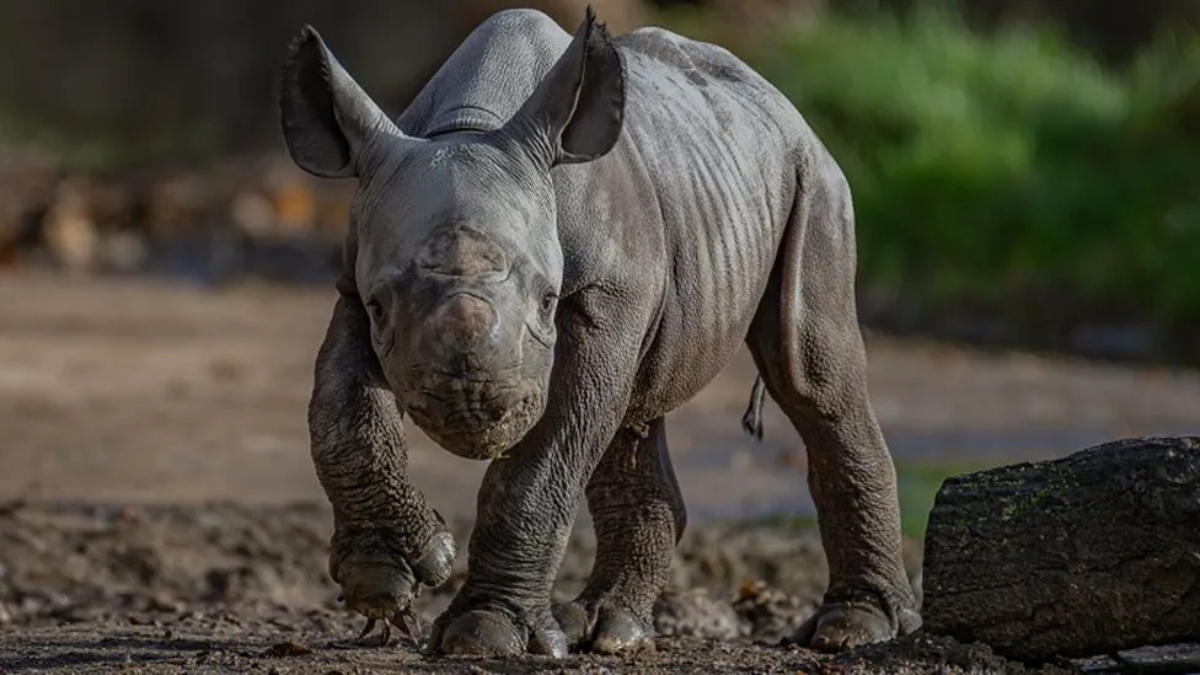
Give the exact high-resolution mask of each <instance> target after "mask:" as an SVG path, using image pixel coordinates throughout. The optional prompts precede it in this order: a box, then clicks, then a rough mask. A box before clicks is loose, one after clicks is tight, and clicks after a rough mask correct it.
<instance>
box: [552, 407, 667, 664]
mask: <svg viewBox="0 0 1200 675" xmlns="http://www.w3.org/2000/svg"><path fill="white" fill-rule="evenodd" d="M587 498H588V509H589V511H590V512H591V514H592V520H593V523H594V526H595V529H596V544H597V550H596V561H595V564H594V566H593V568H592V574H591V578H590V579H589V580H588V584H587V587H586V588H585V589H584V590H583V592H582V593H580V595H579V597H578V598H576V599H575V600H574V601H573V602H569V603H566V604H562V605H557V606H555V607H554V615H555V618H556V619H557V620H558V622H559V624H560V625H561V626H562V629H563V632H564V633H565V634H566V636H567V640H568V641H569V642H570V644H571V646H572V647H573V648H576V649H581V650H585V651H590V652H592V653H597V654H631V653H637V652H644V651H652V650H653V649H654V640H653V635H654V628H653V619H652V617H651V609H652V607H653V604H654V601H655V600H656V599H657V598H658V595H659V593H661V592H662V589H663V588H664V587H665V586H666V584H667V580H668V578H669V576H670V568H671V558H672V556H673V554H674V551H675V545H676V544H677V543H678V541H679V538H680V537H681V536H682V535H683V530H684V527H685V526H686V523H687V514H686V510H685V508H684V504H683V495H682V493H681V492H680V490H679V483H678V481H677V480H676V478H675V470H674V467H672V465H671V458H670V456H669V454H668V450H667V436H666V424H665V420H664V419H663V418H661V417H660V418H658V419H655V420H653V421H651V422H649V423H648V424H645V425H641V426H640V427H636V428H625V429H622V430H621V431H620V432H619V433H618V434H617V436H616V438H615V439H613V442H612V444H611V445H610V446H609V448H608V450H607V451H606V452H605V453H604V456H603V458H602V459H601V460H600V463H599V465H598V466H597V467H596V470H595V472H594V473H593V474H592V477H591V480H590V482H589V483H588V486H587Z"/></svg>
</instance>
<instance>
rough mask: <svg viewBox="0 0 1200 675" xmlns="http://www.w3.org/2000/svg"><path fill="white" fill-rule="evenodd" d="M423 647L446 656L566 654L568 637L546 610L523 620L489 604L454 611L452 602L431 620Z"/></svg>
mask: <svg viewBox="0 0 1200 675" xmlns="http://www.w3.org/2000/svg"><path fill="white" fill-rule="evenodd" d="M425 651H426V653H427V654H429V655H445V656H519V655H522V654H537V655H543V656H553V657H555V658H561V657H564V656H566V655H567V641H566V639H565V638H564V637H563V633H562V631H561V630H559V628H558V624H556V623H555V622H554V619H553V618H552V617H551V616H550V614H549V612H546V613H545V615H544V617H542V618H537V619H533V620H529V621H522V620H518V619H514V618H513V617H512V616H510V615H509V614H508V613H506V612H502V611H500V610H496V609H490V608H488V609H483V608H480V609H472V610H469V611H466V612H463V613H460V614H456V613H455V612H454V608H453V605H451V608H450V609H448V610H446V613H445V614H442V616H440V617H438V619H437V621H436V622H435V623H434V626H433V634H432V635H430V637H429V644H428V645H427V646H426V650H425Z"/></svg>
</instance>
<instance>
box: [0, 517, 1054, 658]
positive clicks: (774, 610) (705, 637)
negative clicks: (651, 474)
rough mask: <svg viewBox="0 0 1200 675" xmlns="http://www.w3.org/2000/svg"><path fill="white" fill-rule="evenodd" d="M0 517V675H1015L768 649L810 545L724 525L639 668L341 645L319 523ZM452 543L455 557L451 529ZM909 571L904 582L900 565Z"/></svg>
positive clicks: (667, 601) (665, 605) (796, 604)
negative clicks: (380, 674) (386, 673)
mask: <svg viewBox="0 0 1200 675" xmlns="http://www.w3.org/2000/svg"><path fill="white" fill-rule="evenodd" d="M5 509H6V510H5V512H4V515H3V517H0V621H2V622H4V623H5V624H6V625H5V626H4V628H3V631H2V632H0V671H2V672H9V673H17V672H53V673H60V672H111V671H121V672H138V671H146V672H166V673H184V672H186V673H198V672H251V671H253V672H277V673H284V672H296V673H301V672H303V673H308V672H314V673H331V672H340V673H352V672H368V671H375V670H384V669H387V670H399V671H401V672H445V673H471V672H476V673H477V672H497V673H520V672H572V673H601V672H642V673H659V672H662V673H667V672H670V673H692V672H694V673H713V672H755V673H776V672H778V673H784V672H786V673H796V672H803V673H874V672H880V673H927V672H928V673H935V672H936V673H1017V672H1026V671H1025V670H1024V668H1023V667H1022V666H1020V665H1019V664H1014V663H1009V662H1007V661H1005V660H1003V659H1001V658H999V657H997V656H995V655H994V654H992V653H991V652H990V651H989V650H988V649H987V648H986V647H982V646H979V645H960V644H957V643H954V642H952V641H947V640H941V639H932V638H927V637H921V636H916V637H912V638H909V639H906V640H903V641H900V642H898V643H895V644H889V645H884V646H876V647H870V648H863V649H861V650H859V651H858V652H857V653H852V654H846V655H837V656H834V655H827V654H819V653H815V652H812V651H808V650H804V649H799V648H794V647H784V646H780V644H779V642H780V638H781V637H783V636H784V635H787V634H789V633H790V632H791V631H793V630H795V628H796V626H797V625H798V623H799V621H801V620H803V619H804V618H805V617H806V616H807V615H808V614H809V613H810V612H811V611H812V610H813V608H814V607H815V606H816V603H817V602H818V601H819V597H820V591H821V589H822V588H823V586H824V584H825V574H826V572H825V567H824V560H823V556H822V554H821V548H820V544H819V542H818V541H817V538H816V536H815V534H814V533H813V532H811V531H805V532H795V531H788V530H784V529H774V528H767V527H763V526H733V525H727V526H720V527H717V526H710V527H705V528H701V529H699V530H697V531H693V532H691V533H689V534H688V536H687V537H685V540H684V542H683V543H682V545H681V546H680V549H679V553H678V556H677V560H676V564H675V571H674V578H673V579H672V583H671V589H670V590H669V591H668V592H667V593H665V594H664V596H663V597H662V598H661V599H660V601H659V603H658V605H657V607H656V610H655V612H656V623H657V627H658V630H659V633H660V638H659V640H658V651H657V653H656V654H654V655H650V656H642V657H638V658H637V659H636V660H623V659H616V658H598V657H592V656H587V655H576V656H573V657H571V658H569V659H567V660H565V661H553V660H547V659H536V658H529V659H507V660H487V659H484V660H479V659H446V658H441V659H434V658H427V657H425V656H423V655H421V654H420V653H419V651H418V649H417V645H415V644H414V643H412V642H410V641H407V640H406V639H405V638H393V642H392V644H391V645H389V646H386V647H384V646H381V645H380V644H379V640H378V637H377V636H372V637H369V638H366V639H365V640H364V641H361V642H360V641H358V640H357V639H356V636H357V633H358V631H359V630H360V629H361V628H362V626H363V625H364V624H363V620H362V619H360V618H358V617H356V616H354V615H352V614H350V613H349V612H346V611H345V610H343V609H342V608H340V606H339V603H338V602H337V588H336V586H335V585H334V584H333V583H332V582H331V581H330V580H329V578H328V576H327V575H326V573H325V556H326V553H327V546H326V543H327V540H328V532H329V530H328V528H329V514H328V513H327V511H326V510H325V508H324V507H322V506H317V505H304V504H294V505H285V506H274V507H247V506H239V505H233V504H212V505H198V506H195V507H178V506H166V507H155V506H136V507H124V508H122V507H108V506H97V505H81V504H64V503H59V504H54V503H38V504H10V505H8V506H7V507H5ZM454 530H455V534H456V536H457V537H458V539H459V541H466V537H467V536H468V534H469V525H468V523H467V522H466V521H461V520H460V521H458V522H457V523H455V525H454ZM593 551H594V542H593V541H592V538H591V533H590V528H587V527H580V528H578V529H577V531H576V533H575V536H574V537H573V539H572V542H571V546H570V548H569V552H568V554H567V558H566V560H565V561H564V563H563V565H562V568H561V570H560V579H559V584H558V587H557V590H556V593H557V595H558V596H559V598H563V599H565V598H569V597H571V596H573V594H574V593H576V592H577V591H578V590H579V589H580V588H582V584H583V583H584V581H585V579H586V575H587V572H588V570H589V567H590V565H591V555H592V552H593ZM908 553H909V555H908V558H909V564H910V569H915V568H916V567H917V560H916V548H915V547H914V546H910V547H909V551H908ZM465 558H466V556H465V555H460V557H459V560H458V561H457V564H458V568H457V571H456V574H455V576H454V578H453V579H452V580H451V582H450V583H449V584H447V585H446V586H444V587H442V588H439V589H435V590H433V591H427V592H426V593H425V594H424V595H422V596H421V597H420V598H419V599H418V601H417V603H418V607H419V610H420V614H421V615H422V620H423V622H424V628H425V630H426V631H427V630H428V625H429V622H430V621H432V619H433V617H434V616H436V614H437V612H439V611H440V610H441V609H442V608H443V607H444V606H445V604H446V603H447V602H448V601H449V598H450V597H451V594H452V592H453V591H454V589H455V588H456V587H457V585H458V584H459V583H461V580H462V576H463V573H464V572H465V565H466V559H465ZM1028 672H1066V671H1065V670H1063V669H1060V668H1049V669H1043V670H1041V671H1028Z"/></svg>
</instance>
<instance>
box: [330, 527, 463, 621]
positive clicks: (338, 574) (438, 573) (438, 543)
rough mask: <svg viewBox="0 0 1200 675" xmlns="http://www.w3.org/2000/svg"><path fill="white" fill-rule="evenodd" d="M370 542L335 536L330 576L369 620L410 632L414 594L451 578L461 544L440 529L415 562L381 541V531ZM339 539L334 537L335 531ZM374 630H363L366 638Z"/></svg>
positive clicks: (344, 597)
mask: <svg viewBox="0 0 1200 675" xmlns="http://www.w3.org/2000/svg"><path fill="white" fill-rule="evenodd" d="M372 535H373V536H372V537H371V541H370V543H369V545H367V544H366V543H364V542H361V541H356V538H355V537H354V536H347V537H345V538H337V540H336V541H335V544H334V547H333V548H334V550H333V553H332V555H331V558H330V575H331V576H332V577H333V579H334V580H335V581H336V582H337V583H338V585H340V586H341V588H342V598H341V599H342V600H343V601H344V602H345V603H346V607H348V608H349V609H351V610H354V611H355V612H358V613H359V614H362V615H363V616H365V617H367V619H369V620H370V624H369V625H370V626H371V627H372V628H373V627H374V626H375V623H376V621H382V622H383V628H384V629H385V639H384V641H385V643H386V641H387V640H386V629H387V624H388V623H389V622H390V623H391V624H392V625H395V626H398V627H400V628H401V629H402V630H406V629H407V631H411V630H412V629H411V628H410V626H409V624H410V623H411V619H412V617H411V613H410V612H409V611H408V610H409V609H410V608H411V606H412V601H413V598H415V597H416V596H417V595H419V594H420V592H421V587H422V586H430V587H434V586H439V585H441V584H443V583H445V582H446V580H447V579H449V578H450V572H451V569H452V568H453V566H454V558H455V555H456V554H457V548H456V547H455V544H454V539H453V537H451V536H450V534H449V533H447V532H439V533H437V534H435V535H434V536H433V537H432V538H430V540H429V543H428V544H426V546H425V547H424V549H423V552H422V553H421V555H420V557H419V558H418V559H417V560H416V561H413V562H410V561H408V560H406V559H405V558H404V557H403V556H401V555H399V554H395V553H391V552H390V551H388V550H387V549H384V548H382V547H380V546H378V545H377V542H378V540H379V539H380V537H379V533H378V532H373V533H372ZM335 538H336V535H335ZM369 632H370V631H369V630H368V631H364V634H363V636H360V639H361V637H365V635H366V634H367V633H369Z"/></svg>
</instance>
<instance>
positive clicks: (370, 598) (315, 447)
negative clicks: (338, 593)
mask: <svg viewBox="0 0 1200 675" xmlns="http://www.w3.org/2000/svg"><path fill="white" fill-rule="evenodd" d="M308 426H309V433H310V438H311V443H312V458H313V464H314V465H315V467H316V471H317V477H318V479H319V480H320V482H321V487H322V488H324V490H325V494H326V496H327V497H328V498H329V502H330V504H331V505H332V507H333V519H334V532H333V539H332V542H331V551H330V555H329V574H330V576H332V577H333V579H334V581H336V582H337V583H338V584H339V585H340V586H341V588H342V595H343V597H344V599H345V602H346V606H347V607H349V608H351V609H353V610H355V611H357V612H359V613H361V614H363V615H364V616H366V617H368V618H370V619H372V623H371V625H374V621H375V620H380V619H382V620H383V621H385V622H387V621H397V622H398V619H399V617H400V616H401V615H402V613H403V612H404V611H405V610H407V609H408V608H409V604H410V602H411V600H412V597H413V596H414V595H415V593H416V592H417V591H418V590H419V585H420V584H425V585H428V586H437V585H440V584H442V583H444V582H445V581H446V580H447V579H448V578H449V576H450V570H451V566H452V565H453V563H454V557H455V546H454V540H453V538H451V536H450V534H449V533H448V532H447V531H446V526H445V524H444V522H443V521H442V518H441V516H440V515H439V514H438V513H437V512H436V511H434V510H433V508H431V507H430V506H429V505H428V504H427V503H426V501H425V497H424V496H423V495H422V494H421V493H420V492H419V491H418V490H417V489H416V488H415V487H414V486H413V485H412V483H411V482H410V481H409V477H408V454H407V448H406V447H405V440H404V432H403V429H402V427H401V415H400V412H399V410H398V408H397V406H396V401H395V397H394V396H393V395H392V392H391V391H390V390H389V389H388V387H387V385H386V383H385V381H384V377H383V372H382V370H381V369H380V367H379V362H378V360H377V359H376V357H375V354H374V351H373V350H372V347H371V337H370V326H369V323H368V318H367V315H366V312H365V310H364V309H363V306H362V304H361V303H360V302H359V300H358V299H357V297H355V296H354V295H351V294H343V295H341V296H340V297H339V298H338V300H337V304H336V306H335V307H334V310H333V317H332V319H331V320H330V322H329V328H328V330H327V332H326V335H325V340H324V342H323V343H322V345H321V348H320V351H319V352H318V355H317V361H316V368H315V378H314V384H313V392H312V398H311V399H310V402H309V408H308ZM384 629H385V641H386V629H387V624H386V623H385V624H384Z"/></svg>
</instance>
